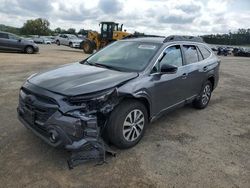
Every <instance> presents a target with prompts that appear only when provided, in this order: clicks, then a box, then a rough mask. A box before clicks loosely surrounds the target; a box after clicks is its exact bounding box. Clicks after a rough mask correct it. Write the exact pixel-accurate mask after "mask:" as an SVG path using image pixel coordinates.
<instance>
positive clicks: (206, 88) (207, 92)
mask: <svg viewBox="0 0 250 188" xmlns="http://www.w3.org/2000/svg"><path fill="white" fill-rule="evenodd" d="M212 90H213V87H212V83H211V82H210V81H209V80H207V81H206V82H205V83H204V84H203V86H202V89H201V93H200V95H199V96H198V97H197V98H196V99H195V100H194V102H193V105H194V107H195V108H197V109H204V108H206V107H207V105H208V103H209V101H210V98H211V95H212Z"/></svg>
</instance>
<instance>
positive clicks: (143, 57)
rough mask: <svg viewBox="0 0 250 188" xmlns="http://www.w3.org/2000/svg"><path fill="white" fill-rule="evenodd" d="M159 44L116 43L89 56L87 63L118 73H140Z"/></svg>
mask: <svg viewBox="0 0 250 188" xmlns="http://www.w3.org/2000/svg"><path fill="white" fill-rule="evenodd" d="M159 46H160V44H156V43H146V42H138V41H118V42H115V43H113V44H111V45H110V46H107V47H106V48H104V49H103V50H101V51H100V52H98V53H96V54H94V55H93V56H91V57H90V58H89V59H88V61H87V63H88V64H92V65H98V66H104V67H107V68H113V69H117V70H120V71H132V72H139V71H142V70H143V69H144V68H145V67H146V66H147V65H148V63H149V62H150V60H151V59H152V58H153V56H154V55H155V53H156V52H157V50H158V48H159Z"/></svg>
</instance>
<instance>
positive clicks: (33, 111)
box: [17, 36, 220, 150]
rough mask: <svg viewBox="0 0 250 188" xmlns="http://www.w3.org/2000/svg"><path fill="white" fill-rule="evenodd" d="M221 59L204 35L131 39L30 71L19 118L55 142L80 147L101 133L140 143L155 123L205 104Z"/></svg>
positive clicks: (122, 143) (124, 143) (126, 143)
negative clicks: (181, 109) (82, 57)
mask: <svg viewBox="0 0 250 188" xmlns="http://www.w3.org/2000/svg"><path fill="white" fill-rule="evenodd" d="M219 65H220V60H219V59H218V58H217V56H215V55H214V54H213V52H212V50H211V49H210V48H209V46H208V45H206V44H205V43H204V42H203V40H202V39H201V38H199V37H192V36H169V37H166V38H163V37H151V38H150V37H148V38H134V39H124V40H120V41H117V42H114V43H112V44H110V45H109V46H107V47H105V48H103V49H102V50H100V51H98V52H96V53H95V54H93V55H91V56H89V57H88V58H87V59H85V60H83V61H81V62H77V63H73V64H67V65H64V66H61V67H58V68H56V69H53V70H49V71H46V72H41V73H37V74H35V75H31V76H30V77H29V78H28V79H27V80H26V81H25V83H24V84H23V86H22V87H21V89H20V96H19V105H18V108H17V109H18V117H19V119H20V121H21V122H22V123H23V124H24V125H25V126H26V127H27V128H29V129H31V130H32V131H33V132H34V133H35V134H36V135H38V136H39V137H41V138H42V139H43V140H44V141H46V142H47V143H49V144H50V145H52V146H54V147H63V148H66V149H69V150H74V149H79V148H80V147H81V146H82V145H83V144H85V143H86V142H88V141H89V140H91V139H90V138H91V137H93V135H95V136H96V135H98V136H100V137H102V138H105V140H106V141H107V142H109V143H111V144H113V145H115V146H117V147H118V148H129V147H132V146H134V145H136V144H137V143H138V142H139V141H140V140H141V138H142V137H143V135H144V133H145V130H146V128H147V125H148V123H150V122H152V121H154V120H156V119H157V118H158V117H160V116H161V115H162V114H164V113H167V112H169V111H171V110H173V109H176V108H179V107H181V106H183V105H185V104H187V103H193V105H194V107H196V108H198V109H204V108H205V107H207V105H208V103H209V101H210V97H211V94H212V92H213V90H214V89H215V88H216V86H217V83H218V79H219Z"/></svg>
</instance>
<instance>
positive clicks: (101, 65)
mask: <svg viewBox="0 0 250 188" xmlns="http://www.w3.org/2000/svg"><path fill="white" fill-rule="evenodd" d="M91 65H95V66H97V67H104V68H107V69H112V70H116V71H121V69H119V68H117V67H113V66H110V65H104V64H101V63H93V64H92V63H91Z"/></svg>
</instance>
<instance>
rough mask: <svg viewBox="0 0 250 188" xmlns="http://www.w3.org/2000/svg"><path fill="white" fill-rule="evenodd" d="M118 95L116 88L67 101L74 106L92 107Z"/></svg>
mask: <svg viewBox="0 0 250 188" xmlns="http://www.w3.org/2000/svg"><path fill="white" fill-rule="evenodd" d="M116 95H117V91H116V88H112V89H108V90H103V91H101V92H98V93H93V94H86V95H77V96H71V97H68V98H67V99H66V101H67V102H68V103H69V104H70V105H73V106H83V107H88V108H89V107H91V106H97V105H98V104H100V103H102V102H105V101H107V100H108V99H109V98H112V97H113V96H116Z"/></svg>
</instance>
